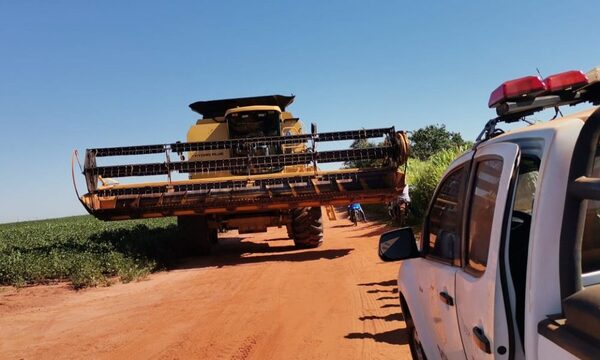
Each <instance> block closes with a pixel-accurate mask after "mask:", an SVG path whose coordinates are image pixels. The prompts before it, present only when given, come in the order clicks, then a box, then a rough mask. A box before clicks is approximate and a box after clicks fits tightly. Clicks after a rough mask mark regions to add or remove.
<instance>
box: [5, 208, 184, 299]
mask: <svg viewBox="0 0 600 360" xmlns="http://www.w3.org/2000/svg"><path fill="white" fill-rule="evenodd" d="M177 236H178V235H177V226H176V223H175V220H174V219H173V218H162V219H151V220H131V221H120V222H103V221H99V220H96V219H95V218H93V217H91V216H75V217H69V218H61V219H53V220H42V221H27V222H20V223H13V224H0V284H1V285H14V286H24V285H29V284H38V283H48V282H50V281H55V280H69V281H70V282H71V283H72V285H73V287H75V288H83V287H87V286H96V285H101V284H107V283H109V282H110V281H112V279H115V278H119V279H120V280H121V281H123V282H128V281H131V280H134V279H138V278H140V277H143V276H145V275H147V274H148V273H150V272H152V271H155V270H156V269H160V268H163V267H166V266H169V265H170V264H171V263H172V262H173V260H174V259H175V255H176V254H174V250H173V249H174V246H172V245H173V242H174V241H175V240H176V237H177Z"/></svg>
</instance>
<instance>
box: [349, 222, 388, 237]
mask: <svg viewBox="0 0 600 360" xmlns="http://www.w3.org/2000/svg"><path fill="white" fill-rule="evenodd" d="M373 227H376V228H375V229H373V230H371V231H369V232H368V233H366V234H360V235H355V236H352V237H353V238H362V237H370V236H377V235H381V234H383V233H385V232H388V231H390V230H392V229H393V228H391V227H389V226H383V225H381V224H373V225H369V226H368V227H367V228H373Z"/></svg>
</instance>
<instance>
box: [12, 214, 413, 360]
mask: <svg viewBox="0 0 600 360" xmlns="http://www.w3.org/2000/svg"><path fill="white" fill-rule="evenodd" d="M325 226H326V229H325V234H326V235H325V243H324V245H323V246H322V247H320V248H317V249H310V250H295V249H294V248H293V243H292V241H290V240H288V239H286V233H285V229H277V230H275V231H270V232H269V233H266V234H258V235H254V236H247V235H242V236H238V235H237V234H236V233H228V234H225V235H224V236H223V239H221V241H220V242H221V243H222V245H221V246H220V248H219V249H218V251H217V253H216V254H215V255H214V256H212V257H209V258H193V259H187V260H185V261H184V262H183V263H182V265H181V266H180V267H179V268H178V269H177V270H173V271H168V272H161V273H156V274H153V275H151V276H150V277H148V278H147V279H146V280H143V281H140V282H135V283H129V284H117V285H113V286H110V287H104V288H94V289H87V290H83V291H79V292H76V291H73V290H71V289H69V287H68V286H66V285H54V286H37V287H31V288H25V289H21V290H19V291H16V290H14V289H12V288H4V289H0V358H2V359H38V358H53V359H61V358H69V359H71V358H111V359H114V358H128V359H132V358H134V359H135V358H144V359H146V358H155V359H389V358H395V359H402V358H410V355H409V350H408V345H406V341H407V336H406V333H405V330H404V322H403V321H402V315H401V314H400V307H399V305H398V299H397V293H396V289H395V288H396V285H395V277H396V271H397V268H398V264H395V263H382V262H381V261H380V260H379V258H378V257H377V254H376V246H377V240H378V238H379V234H381V233H382V232H383V231H385V230H386V229H385V228H384V227H382V226H381V225H377V224H374V223H367V224H360V225H359V226H357V227H354V226H351V224H350V223H349V222H348V220H345V219H340V220H337V221H327V222H326V224H325Z"/></svg>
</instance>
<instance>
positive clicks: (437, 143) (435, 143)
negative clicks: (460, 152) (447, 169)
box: [410, 124, 470, 160]
mask: <svg viewBox="0 0 600 360" xmlns="http://www.w3.org/2000/svg"><path fill="white" fill-rule="evenodd" d="M410 142H411V156H412V157H414V158H417V159H419V160H427V159H429V158H430V157H431V156H432V155H433V154H435V153H437V152H439V151H441V150H445V149H453V148H457V147H463V146H468V145H469V144H470V142H468V141H465V140H464V139H463V138H462V136H461V135H460V133H458V132H451V131H448V130H446V125H443V124H442V125H439V124H436V125H428V126H426V127H424V128H420V129H418V130H415V131H413V133H412V135H411V136H410Z"/></svg>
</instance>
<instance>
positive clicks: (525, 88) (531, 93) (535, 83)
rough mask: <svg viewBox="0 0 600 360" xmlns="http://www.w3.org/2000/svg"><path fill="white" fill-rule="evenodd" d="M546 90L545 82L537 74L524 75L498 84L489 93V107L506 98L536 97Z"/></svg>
mask: <svg viewBox="0 0 600 360" xmlns="http://www.w3.org/2000/svg"><path fill="white" fill-rule="evenodd" d="M545 91H546V84H544V83H543V82H542V80H541V79H540V78H539V77H537V76H526V77H522V78H519V79H514V80H509V81H506V82H505V83H503V84H502V85H500V86H498V88H496V90H494V91H493V92H492V94H491V95H490V101H489V102H488V106H489V107H491V108H492V107H496V106H498V105H499V104H500V103H502V102H505V101H506V100H513V99H516V98H521V97H528V98H531V97H536V96H537V95H539V94H541V93H543V92H545Z"/></svg>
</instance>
